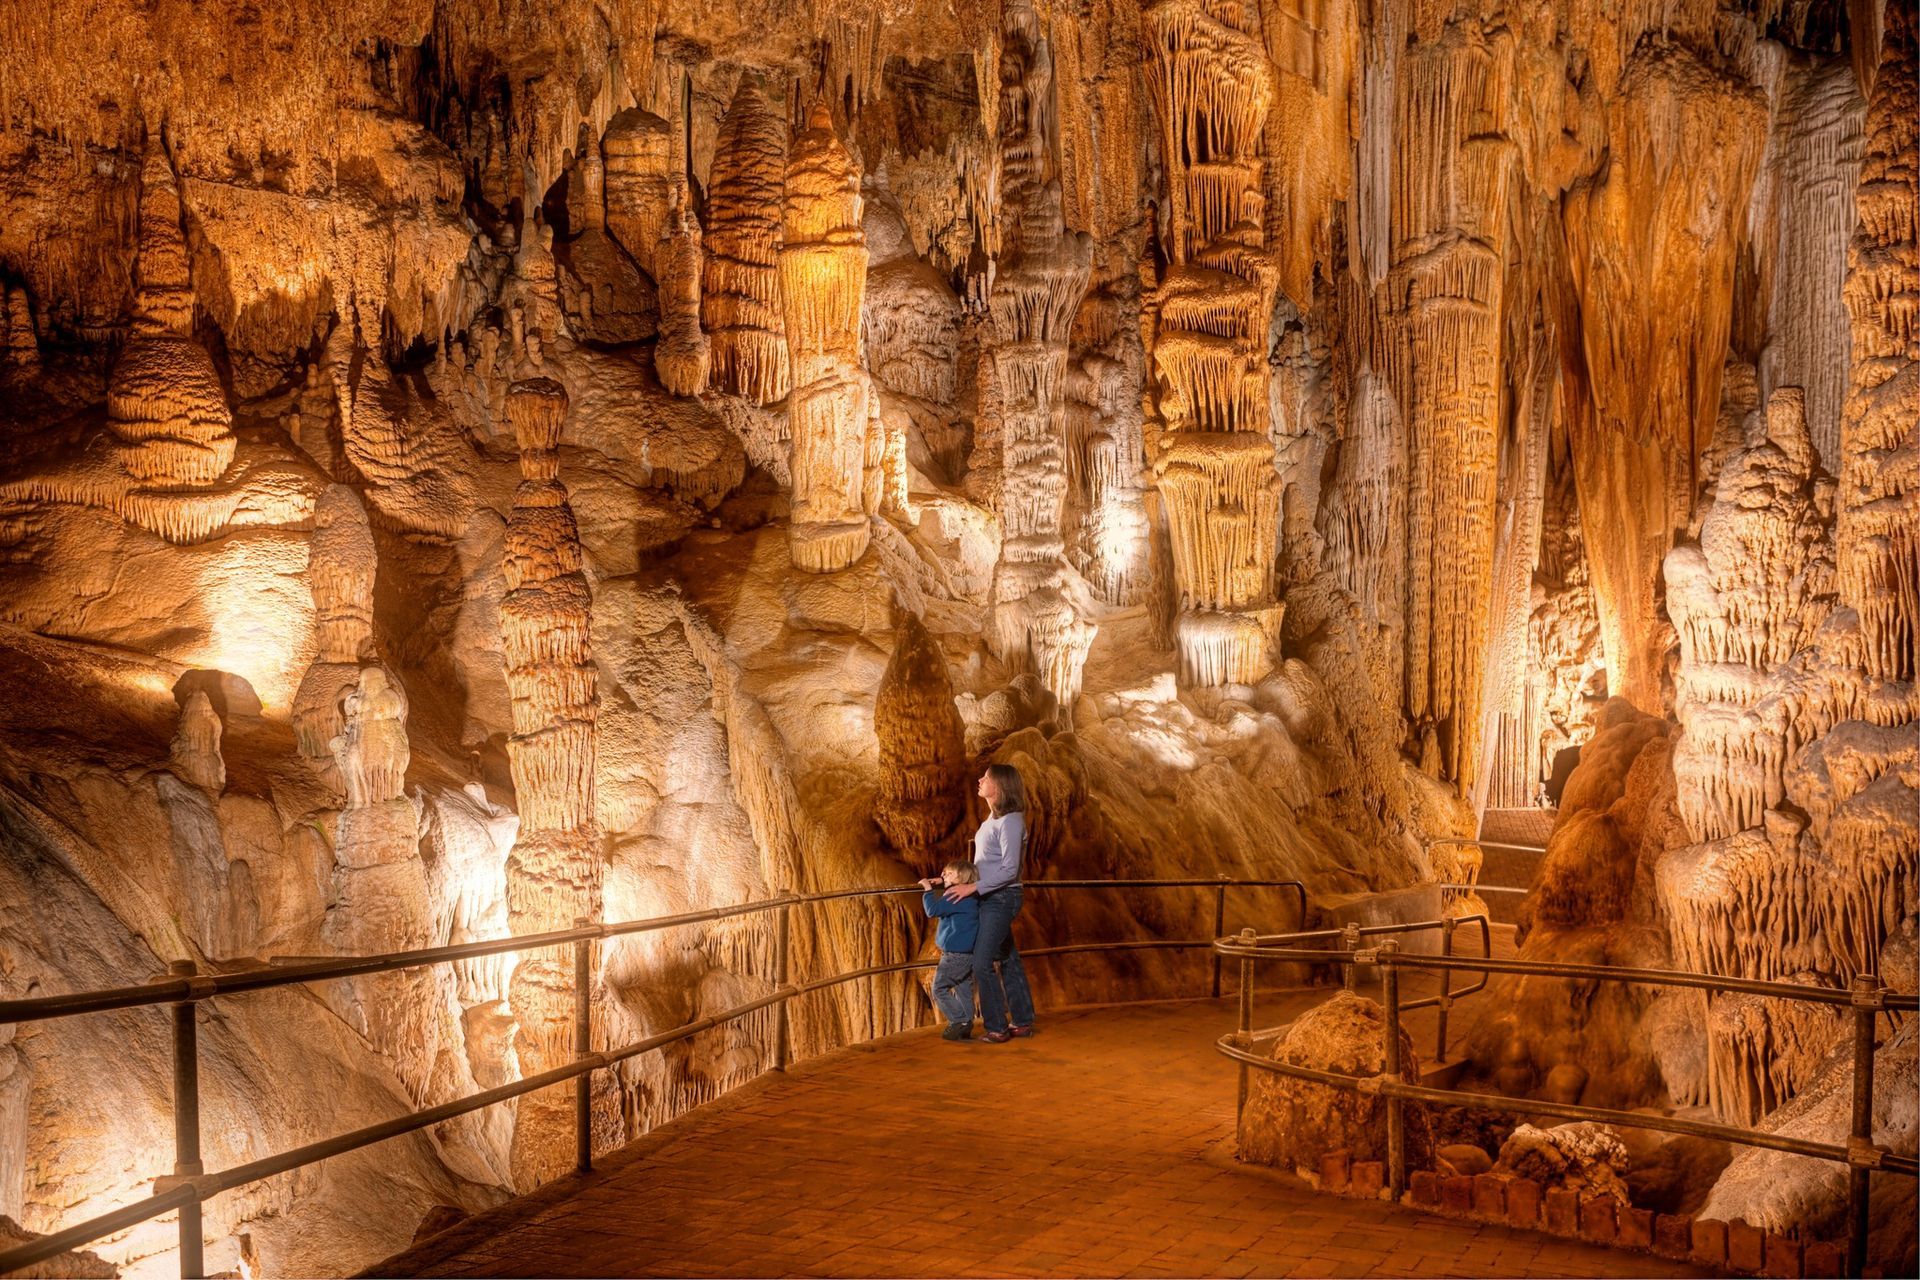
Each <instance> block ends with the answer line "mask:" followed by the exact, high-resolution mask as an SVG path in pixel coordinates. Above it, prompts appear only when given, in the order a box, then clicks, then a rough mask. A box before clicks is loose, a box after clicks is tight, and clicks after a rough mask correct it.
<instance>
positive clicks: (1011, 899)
mask: <svg viewBox="0 0 1920 1280" xmlns="http://www.w3.org/2000/svg"><path fill="white" fill-rule="evenodd" d="M1019 914H1020V886H1019V885H1017V884H1010V885H1008V886H1007V887H1006V888H1004V889H998V890H995V891H994V892H993V893H983V894H981V895H980V932H979V934H978V936H977V937H976V938H975V939H974V943H973V985H974V988H975V990H977V991H978V992H979V993H980V1021H981V1022H983V1023H985V1024H986V1028H987V1030H988V1031H1005V1030H1006V1029H1007V1014H1008V1012H1009V1011H1011V1012H1012V1014H1013V1021H1014V1025H1016V1026H1026V1025H1027V1024H1028V1023H1030V1022H1032V1021H1033V992H1032V991H1030V990H1029V989H1028V988H1027V971H1026V968H1025V966H1023V965H1022V964H1021V963H1020V952H1019V951H1018V950H1016V949H1015V948H1014V945H1013V921H1014V917H1015V916H1018V915H1019ZM996 963H998V964H999V966H1000V972H999V974H998V975H997V976H996V975H995V974H994V971H993V966H994V965H995V964H996Z"/></svg>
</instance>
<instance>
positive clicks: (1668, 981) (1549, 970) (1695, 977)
mask: <svg viewBox="0 0 1920 1280" xmlns="http://www.w3.org/2000/svg"><path fill="white" fill-rule="evenodd" d="M1434 923H1435V922H1433V921H1428V922H1425V923H1422V924H1412V925H1385V926H1381V927H1378V928H1374V929H1368V930H1356V929H1354V928H1352V927H1351V926H1349V927H1348V929H1346V930H1344V931H1342V930H1320V931H1317V932H1301V933H1289V934H1272V935H1267V936H1264V937H1263V936H1260V935H1256V934H1255V933H1254V932H1253V931H1252V930H1251V929H1249V930H1245V931H1243V932H1242V933H1241V934H1240V935H1239V936H1237V937H1221V938H1219V939H1217V940H1216V941H1215V942H1214V951H1215V953H1216V954H1218V955H1220V956H1222V957H1224V958H1228V959H1237V960H1239V962H1240V1026H1239V1028H1238V1030H1236V1031H1233V1032H1231V1033H1229V1034H1227V1035H1224V1036H1222V1037H1220V1040H1219V1043H1218V1047H1219V1050H1220V1052H1221V1053H1222V1054H1224V1055H1226V1056H1227V1057H1228V1058H1231V1059H1233V1060H1234V1061H1235V1062H1237V1063H1238V1064H1239V1066H1240V1106H1241V1109H1242V1110H1243V1111H1244V1109H1245V1107H1246V1098H1247V1072H1248V1070H1249V1069H1253V1070H1258V1071H1266V1072H1271V1073H1273V1074H1275V1075H1283V1076H1291V1077H1293V1078H1295V1079H1298V1080H1308V1081H1312V1082H1313V1083H1315V1084H1323V1085H1328V1086H1331V1087H1333V1088H1336V1089H1344V1090H1347V1091H1349V1092H1357V1093H1368V1094H1374V1095H1377V1096H1381V1097H1384V1098H1386V1100H1387V1181H1388V1185H1389V1187H1390V1188H1391V1190H1392V1193H1393V1195H1394V1196H1395V1197H1396V1198H1398V1197H1399V1196H1400V1194H1401V1193H1402V1192H1403V1191H1405V1190H1406V1182H1407V1167H1406V1140H1405V1134H1406V1129H1405V1107H1406V1104H1407V1103H1408V1102H1409V1101H1412V1102H1425V1103H1432V1104H1437V1105H1441V1106H1453V1107H1462V1108H1465V1109H1467V1110H1472V1111H1490V1112H1494V1113H1497V1114H1501V1115H1513V1116H1525V1117H1535V1116H1550V1117H1553V1118H1555V1119H1560V1120H1587V1121H1596V1122H1599V1123H1602V1124H1611V1125H1622V1126H1626V1127H1630V1128H1640V1129H1655V1130H1660V1131H1663V1132H1666V1133H1680V1134H1688V1135H1691V1136H1694V1137H1700V1138H1712V1139H1717V1140H1719V1141H1722V1142H1731V1143H1735V1144H1738V1145H1740V1146H1748V1147H1764V1148H1767V1149H1769V1150H1773V1151H1784V1152H1788V1153H1790V1154H1793V1155H1801V1156H1810V1157H1812V1158H1813V1159H1816V1160H1829V1161H1833V1162H1835V1163H1838V1164H1844V1165H1846V1166H1847V1225H1848V1231H1847V1268H1848V1273H1849V1274H1851V1275H1859V1274H1860V1273H1861V1270H1862V1269H1863V1268H1864V1267H1865V1265H1866V1250H1867V1205H1868V1195H1869V1192H1870V1190H1871V1184H1870V1179H1871V1177H1872V1175H1873V1173H1874V1172H1875V1171H1876V1170H1878V1171H1880V1172H1882V1173H1897V1174H1902V1175H1904V1176H1907V1177H1914V1176H1915V1175H1916V1173H1920V1163H1917V1162H1916V1161H1915V1160H1914V1159H1913V1158H1912V1157H1909V1156H1900V1155H1895V1154H1894V1153H1893V1152H1891V1151H1889V1150H1887V1149H1886V1148H1885V1147H1880V1146H1876V1145H1875V1144H1874V1141H1873V1044H1874V1034H1873V1030H1874V1028H1873V1022H1874V1017H1875V1015H1877V1014H1879V1013H1881V1012H1883V1011H1885V1012H1897V1011H1909V1012H1911V1011H1914V1010H1916V1009H1920V998H1916V997H1914V996H1911V995H1901V994H1899V993H1897V992H1893V991H1889V990H1888V989H1887V988H1886V987H1885V986H1883V985H1882V984H1881V982H1880V980H1879V978H1878V977H1876V976H1874V975H1872V974H1863V975H1861V976H1859V977H1856V978H1855V979H1854V981H1853V987H1852V989H1851V990H1849V991H1834V990H1829V989H1823V988H1819V987H1803V986H1800V985H1798V984H1795V983H1786V982H1761V981H1757V980H1755V979H1751V978H1736V977H1731V976H1727V975H1724V974H1702V973H1688V972H1684V971H1681V970H1674V969H1629V968H1620V967H1616V966H1611V965H1589V964H1560V963H1556V962H1547V961H1537V960H1495V959H1492V958H1491V957H1490V956H1489V957H1487V958H1483V959H1471V958H1466V957H1457V956H1453V955H1450V954H1442V955H1438V956H1426V955H1415V954H1411V953H1407V952H1403V951H1402V950H1401V949H1400V943H1399V940H1398V939H1397V938H1388V939H1387V940H1386V941H1384V942H1382V943H1380V944H1379V945H1378V946H1376V947H1372V948H1364V949H1363V948H1361V947H1360V946H1359V945H1358V942H1359V938H1360V937H1362V936H1365V935H1368V934H1373V935H1380V934H1404V933H1409V932H1415V931H1418V930H1423V929H1429V928H1432V927H1433V926H1434ZM1482 927H1483V929H1484V927H1485V924H1484V920H1483V921H1482ZM1451 932H1452V931H1451V930H1448V937H1449V942H1450V940H1451ZM1483 936H1484V934H1483ZM1335 938H1338V939H1340V941H1341V944H1342V945H1341V946H1340V947H1339V948H1338V949H1333V948H1327V947H1314V946H1310V945H1303V944H1310V943H1314V942H1325V941H1329V940H1331V939H1335ZM1450 949H1451V948H1450V946H1449V948H1448V950H1450ZM1268 961H1280V962H1286V963H1301V962H1306V963H1315V964H1338V965H1341V966H1343V967H1344V968H1345V972H1346V981H1347V986H1348V988H1349V989H1351V988H1352V986H1353V979H1354V975H1355V973H1356V972H1357V971H1358V970H1359V969H1361V968H1363V967H1368V966H1374V967H1378V968H1379V970H1380V974H1381V988H1382V990H1381V996H1382V1000H1383V1003H1384V1004H1385V1006H1386V1020H1385V1025H1384V1027H1383V1029H1382V1033H1381V1034H1382V1036H1383V1037H1384V1041H1385V1043H1384V1044H1383V1046H1382V1048H1383V1050H1384V1052H1383V1055H1382V1056H1383V1060H1384V1061H1385V1063H1386V1071H1385V1072H1384V1074H1382V1075H1379V1076H1349V1075H1342V1074H1340V1073H1338V1072H1331V1071H1320V1070H1316V1069H1314V1068H1311V1067H1300V1066H1295V1065H1293V1064H1291V1063H1285V1062H1278V1061H1275V1060H1274V1059H1272V1058H1269V1057H1263V1056H1261V1055H1260V1054H1258V1053H1255V1052H1254V1051H1253V1035H1252V1028H1253V978H1254V967H1255V965H1256V964H1259V963H1264V962H1268ZM1402 969H1427V970H1436V971H1438V972H1439V973H1440V974H1441V980H1442V983H1443V986H1442V993H1443V994H1442V996H1441V997H1439V1001H1440V1005H1441V1010H1442V1015H1443V1017H1444V1014H1445V1010H1446V1006H1447V1003H1448V1002H1447V999H1446V995H1445V992H1446V987H1445V985H1444V983H1445V982H1446V977H1447V975H1449V974H1451V973H1453V972H1455V971H1458V970H1463V969H1464V970H1470V971H1475V972H1478V973H1479V974H1480V975H1481V977H1480V983H1479V986H1476V987H1475V988H1474V990H1478V989H1480V987H1483V986H1485V985H1486V982H1487V976H1488V975H1489V974H1494V973H1514V974H1537V975H1541V976H1544V977H1555V978H1573V979H1580V980H1584V981H1594V982H1624V983H1632V984H1634V985H1637V986H1657V987H1691V988H1694V989H1697V990H1703V991H1737V992H1744V993H1749V994H1753V995H1762V996H1769V997H1772V998H1775V999H1780V1000H1807V1001H1811V1002H1813V1003H1816V1004H1830V1005H1840V1006H1843V1007H1846V1008H1848V1009H1850V1010H1851V1011H1852V1019H1853V1063H1852V1069H1853V1118H1852V1131H1851V1134H1850V1135H1849V1137H1848V1139H1847V1142H1846V1145H1844V1146H1840V1145H1836V1144H1833V1143H1825V1142H1809V1141H1805V1140H1803V1139H1799V1138H1790V1137H1783V1136H1782V1135H1780V1134H1776V1133H1765V1132H1762V1131H1760V1130H1757V1129H1747V1128H1741V1127H1739V1126H1736V1125H1727V1124H1717V1123H1711V1122H1708V1121H1702V1120H1688V1119H1683V1118H1680V1117H1677V1116H1658V1115H1648V1114H1645V1113H1642V1112H1637V1111H1615V1110H1612V1109H1610V1108H1606V1107H1581V1106H1573V1105H1570V1104H1566V1103H1556V1102H1545V1101H1542V1100H1540V1099H1537V1098H1518V1097H1513V1096H1511V1095H1508V1094H1496V1093H1467V1092H1463V1091H1461V1090H1457V1089H1433V1088H1428V1087H1426V1086H1424V1085H1417V1084H1408V1083H1406V1082H1405V1081H1404V1080H1402V1079H1401V1078H1400V1068H1401V1062H1400V1021H1401V1016H1402V1015H1403V1014H1404V1013H1406V1012H1407V1011H1409V1010H1411V1009H1415V1008H1419V1007H1422V1006H1424V1005H1426V1004H1430V1003H1432V998H1429V999H1428V1000H1423V1001H1408V1002H1403V1001H1402V1000H1401V999H1400V982H1399V974H1400V971H1401V970H1402ZM1455 994H1456V996H1457V995H1458V994H1463V993H1455ZM1440 1034H1441V1046H1442V1054H1441V1055H1440V1056H1444V1047H1445V1043H1446V1041H1445V1035H1446V1032H1445V1030H1444V1026H1443V1028H1442V1030H1441V1033H1440Z"/></svg>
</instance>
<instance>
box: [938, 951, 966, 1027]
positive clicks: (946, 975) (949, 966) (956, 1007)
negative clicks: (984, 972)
mask: <svg viewBox="0 0 1920 1280" xmlns="http://www.w3.org/2000/svg"><path fill="white" fill-rule="evenodd" d="M933 1002H934V1004H936V1005H938V1006H939V1008H940V1012H941V1013H944V1014H946V1015H947V1021H948V1022H949V1023H950V1024H952V1025H953V1026H956V1027H968V1028H971V1027H972V1026H973V952H971V951H942V952H941V953H940V964H939V966H938V967H937V968H935V969H934V971H933Z"/></svg>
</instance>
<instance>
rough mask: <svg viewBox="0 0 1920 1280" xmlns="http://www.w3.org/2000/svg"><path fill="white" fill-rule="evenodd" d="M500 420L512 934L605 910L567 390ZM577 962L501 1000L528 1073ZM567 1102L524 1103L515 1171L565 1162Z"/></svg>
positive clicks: (519, 976) (510, 400)
mask: <svg viewBox="0 0 1920 1280" xmlns="http://www.w3.org/2000/svg"><path fill="white" fill-rule="evenodd" d="M507 416H508V418H509V419H510V420H511V422H512V424H513V434H514V439H515V441H516V442H517V443H518V444H519V446H520V474H521V477H522V478H521V481H520V485H519V487H518V488H517V489H515V490H514V494H513V512H512V514H511V515H510V516H509V517H508V520H507V530H506V554H505V558H504V560H503V561H502V569H503V572H504V576H505V578H506V585H507V595H506V598H505V599H504V600H502V601H501V602H500V640H501V647H502V650H503V656H504V658H505V661H506V668H507V689H508V692H509V693H510V694H511V696H512V700H513V736H512V737H510V738H509V739H508V740H507V756H508V760H509V762H510V763H511V765H512V769H513V788H514V795H515V797H516V799H517V801H518V804H519V809H520V837H519V839H518V840H517V841H516V842H515V844H514V846H513V850H512V852H511V853H509V854H508V855H507V918H508V923H509V925H510V926H511V928H512V931H513V932H514V933H540V932H543V931H547V930H553V929H567V928H571V927H572V926H573V924H574V923H575V922H576V921H577V920H581V919H588V920H598V919H600V916H601V898H600V883H601V875H602V863H603V853H602V850H601V838H600V830H599V826H598V823H597V821H596V817H595V809H594V762H595V758H596V743H595V733H594V720H595V712H596V706H597V702H598V694H597V691H596V688H595V674H594V666H593V654H592V649H591V609H592V603H593V600H592V591H591V589H590V588H589V587H588V585H587V580H586V577H585V575H584V574H583V573H582V572H581V563H582V562H581V554H580V534H579V529H578V527H577V526H576V525H575V523H574V518H573V509H572V507H570V506H569V505H568V503H567V488H566V485H565V484H563V483H562V482H561V480H560V478H559V476H560V452H559V448H560V431H561V428H562V426H563V425H564V424H565V422H566V416H567V393H566V390H565V389H564V388H563V387H561V385H560V384H559V383H557V382H555V381H553V380H552V379H551V378H533V379H529V380H527V381H524V382H516V383H514V384H513V386H512V388H511V389H510V390H509V391H508V394H507ZM572 987H573V966H572V957H571V956H570V955H567V954H565V953H562V952H559V951H553V950H545V951H537V952H529V953H527V954H526V955H523V956H522V957H521V958H520V962H519V964H518V965H517V966H516V967H515V968H514V971H513V978H512V982H511V984H510V987H509V999H510V1001H511V1003H512V1006H513V1011H514V1015H515V1016H516V1017H517V1018H518V1019H519V1021H520V1028H521V1039H520V1063H521V1069H522V1071H523V1072H525V1073H526V1074H528V1075H533V1074H537V1073H538V1072H541V1071H547V1070H550V1069H552V1068H553V1067H556V1066H559V1065H560V1064H562V1063H564V1062H567V1061H570V1060H571V1058H572V1043H571V1036H572V1008H573V992H572ZM566 1114H567V1099H566V1097H565V1095H564V1094H561V1093H558V1092H557V1091H553V1090H548V1091H545V1092H543V1093H537V1094H530V1095H528V1096H527V1097H526V1098H523V1099H522V1100H521V1102H520V1114H519V1119H518V1121H517V1123H516V1125H515V1128H514V1138H513V1170H514V1177H515V1180H516V1181H517V1182H519V1183H520V1184H521V1185H522V1186H524V1187H531V1186H533V1185H535V1184H537V1183H540V1182H543V1181H545V1180H547V1179H549V1178H552V1177H553V1176H555V1175H556V1174H557V1173H558V1172H559V1171H560V1170H561V1169H562V1168H564V1167H565V1163H566V1160H567V1153H568V1150H569V1148H568V1138H567V1129H566Z"/></svg>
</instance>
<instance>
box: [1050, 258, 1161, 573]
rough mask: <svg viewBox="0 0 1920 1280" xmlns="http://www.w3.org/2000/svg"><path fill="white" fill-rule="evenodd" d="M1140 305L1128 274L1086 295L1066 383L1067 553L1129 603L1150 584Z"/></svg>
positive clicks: (1149, 539) (1149, 530) (1149, 540)
mask: <svg viewBox="0 0 1920 1280" xmlns="http://www.w3.org/2000/svg"><path fill="white" fill-rule="evenodd" d="M1137 305H1138V299H1137V296H1135V291H1134V288H1133V285H1132V282H1131V281H1130V280H1129V281H1127V282H1125V288H1109V289H1105V290H1101V291H1099V292H1097V293H1094V294H1090V295H1088V297H1087V300H1086V301H1085V302H1084V303H1082V304H1081V308H1080V318H1079V319H1078V320H1076V321H1075V332H1076V346H1077V348H1078V354H1077V355H1076V356H1075V357H1074V359H1073V362H1072V364H1071V365H1070V366H1069V367H1068V370H1067V381H1066V387H1065V393H1066V412H1065V418H1064V425H1065V429H1066V446H1067V448H1066V471H1067V491H1068V516H1067V520H1068V527H1069V536H1068V541H1067V546H1068V552H1069V555H1070V556H1071V558H1072V561H1073V566H1074V568H1076V569H1077V570H1079V572H1080V575H1081V576H1082V577H1083V578H1085V579H1086V580H1087V584H1088V585H1089V586H1090V587H1092V588H1093V591H1094V594H1095V595H1097V596H1099V597H1100V599H1102V600H1104V601H1105V602H1106V603H1108V604H1112V605H1123V606H1124V605H1134V604H1139V603H1140V602H1141V601H1142V600H1144V599H1145V595H1146V591H1147V588H1148V586H1149V585H1150V582H1151V574H1150V559H1151V538H1152V530H1151V528H1150V525H1149V522H1148V519H1147V510H1146V500H1145V499H1146V495H1145V493H1144V492H1143V490H1142V489H1141V477H1142V463H1143V461H1144V459H1145V448H1146V446H1145V425H1144V421H1143V416H1142V413H1141V406H1140V395H1141V389H1142V382H1143V380H1144V378H1145V374H1146V369H1145V363H1146V356H1145V352H1144V351H1143V350H1142V348H1141V346H1140V329H1139V326H1138V325H1137V324H1134V323H1132V314H1131V313H1132V311H1133V309H1134V307H1135V306H1137Z"/></svg>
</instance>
